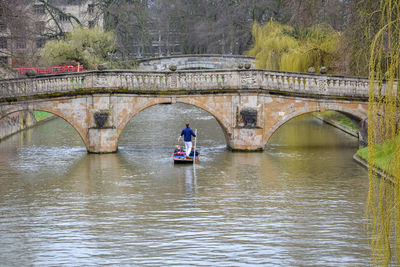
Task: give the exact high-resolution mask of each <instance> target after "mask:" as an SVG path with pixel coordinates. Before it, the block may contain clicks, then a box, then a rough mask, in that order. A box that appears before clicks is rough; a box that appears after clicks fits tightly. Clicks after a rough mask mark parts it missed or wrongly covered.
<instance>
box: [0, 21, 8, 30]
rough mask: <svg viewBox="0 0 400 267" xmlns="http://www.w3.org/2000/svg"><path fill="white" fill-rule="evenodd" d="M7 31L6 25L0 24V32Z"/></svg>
mask: <svg viewBox="0 0 400 267" xmlns="http://www.w3.org/2000/svg"><path fill="white" fill-rule="evenodd" d="M6 30H7V25H6V24H5V23H4V22H0V32H5V31H6Z"/></svg>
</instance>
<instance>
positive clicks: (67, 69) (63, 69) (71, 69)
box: [16, 65, 85, 74]
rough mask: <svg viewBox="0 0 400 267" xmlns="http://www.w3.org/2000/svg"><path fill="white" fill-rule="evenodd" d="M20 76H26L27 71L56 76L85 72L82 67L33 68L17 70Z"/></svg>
mask: <svg viewBox="0 0 400 267" xmlns="http://www.w3.org/2000/svg"><path fill="white" fill-rule="evenodd" d="M16 70H17V71H18V73H19V74H26V72H27V71H30V70H32V71H34V72H35V73H36V74H55V73H66V72H79V71H85V69H84V68H83V66H82V65H79V66H54V67H33V68H16Z"/></svg>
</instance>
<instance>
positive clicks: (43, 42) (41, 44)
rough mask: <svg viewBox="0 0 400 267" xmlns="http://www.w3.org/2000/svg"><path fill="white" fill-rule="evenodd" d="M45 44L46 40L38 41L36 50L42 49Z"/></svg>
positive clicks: (40, 39)
mask: <svg viewBox="0 0 400 267" xmlns="http://www.w3.org/2000/svg"><path fill="white" fill-rule="evenodd" d="M45 43H46V40H45V39H43V38H39V39H36V48H42V47H43V46H44V44H45Z"/></svg>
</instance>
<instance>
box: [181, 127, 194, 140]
mask: <svg viewBox="0 0 400 267" xmlns="http://www.w3.org/2000/svg"><path fill="white" fill-rule="evenodd" d="M182 135H183V140H184V141H185V142H190V141H192V135H193V136H194V137H196V135H195V134H194V132H193V130H192V129H190V127H187V128H185V129H183V130H182V132H181V136H182Z"/></svg>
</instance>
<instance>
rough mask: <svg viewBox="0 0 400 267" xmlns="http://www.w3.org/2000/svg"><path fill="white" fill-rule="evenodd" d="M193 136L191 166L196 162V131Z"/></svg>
mask: <svg viewBox="0 0 400 267" xmlns="http://www.w3.org/2000/svg"><path fill="white" fill-rule="evenodd" d="M194 134H195V135H196V136H195V137H194V148H193V165H194V164H195V162H196V141H197V129H195V130H194Z"/></svg>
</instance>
